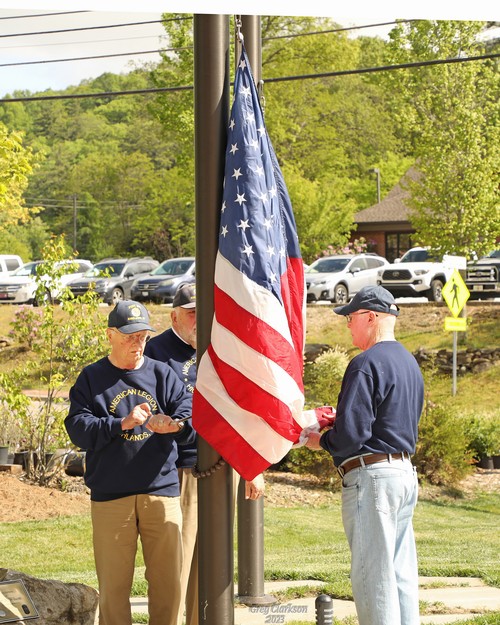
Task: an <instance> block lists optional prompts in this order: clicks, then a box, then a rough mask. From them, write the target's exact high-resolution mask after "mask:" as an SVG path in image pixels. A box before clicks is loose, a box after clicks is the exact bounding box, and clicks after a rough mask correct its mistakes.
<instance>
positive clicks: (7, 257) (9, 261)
mask: <svg viewBox="0 0 500 625" xmlns="http://www.w3.org/2000/svg"><path fill="white" fill-rule="evenodd" d="M23 265H24V263H23V259H22V258H21V257H20V256H18V255H17V254H0V276H8V275H9V274H11V273H12V272H14V271H15V270H16V269H19V267H22V266H23Z"/></svg>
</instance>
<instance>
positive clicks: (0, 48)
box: [0, 35, 193, 52]
mask: <svg viewBox="0 0 500 625" xmlns="http://www.w3.org/2000/svg"><path fill="white" fill-rule="evenodd" d="M159 37H163V35H144V36H143V37H116V38H115V39H88V40H87V41H75V42H73V43H72V44H71V45H72V46H75V45H78V46H79V45H85V44H87V43H91V44H93V45H95V44H96V43H115V42H116V41H134V40H136V39H158V38H159ZM68 45H69V44H68V42H67V41H56V42H52V43H37V44H36V48H37V49H38V48H48V47H51V46H68ZM28 47H29V46H26V44H24V43H21V44H19V45H18V46H0V52H2V51H3V50H19V48H23V49H24V50H26V48H28ZM190 47H191V48H192V47H193V46H190Z"/></svg>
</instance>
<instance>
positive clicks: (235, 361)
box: [198, 313, 304, 423]
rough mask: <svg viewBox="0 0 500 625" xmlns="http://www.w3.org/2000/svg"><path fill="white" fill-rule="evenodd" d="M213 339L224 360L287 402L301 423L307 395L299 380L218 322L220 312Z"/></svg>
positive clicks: (214, 345) (214, 346)
mask: <svg viewBox="0 0 500 625" xmlns="http://www.w3.org/2000/svg"><path fill="white" fill-rule="evenodd" d="M211 343H212V348H213V350H214V351H215V353H216V354H217V356H218V357H219V358H220V359H221V360H222V362H225V363H226V364H228V365H230V366H231V367H233V368H234V369H236V370H237V371H239V372H240V373H241V374H242V375H244V376H245V377H246V378H247V379H249V380H251V381H252V382H254V383H255V384H256V385H257V386H258V387H260V388H262V389H264V390H265V391H267V392H268V393H270V394H271V395H272V396H273V397H276V398H277V399H279V400H280V401H281V402H283V403H284V404H285V405H287V406H288V407H289V408H290V410H291V412H292V416H293V418H294V420H295V421H297V422H298V423H300V418H301V415H302V408H303V406H304V395H303V393H302V390H301V389H300V388H299V387H298V385H297V383H296V381H295V380H294V379H293V378H292V376H291V375H290V374H289V373H287V372H286V371H285V370H284V369H282V368H281V367H280V366H279V365H278V364H276V363H275V362H274V360H271V359H270V358H267V356H264V355H263V354H260V353H259V352H257V351H255V350H254V349H253V348H252V347H249V346H248V345H247V344H246V343H245V342H244V341H242V340H241V339H239V338H238V337H237V336H235V335H234V334H233V333H232V332H230V331H229V330H228V329H227V328H225V327H224V326H222V325H221V324H220V323H218V322H217V313H216V315H215V318H214V320H213V322H212V337H211ZM198 375H199V373H198Z"/></svg>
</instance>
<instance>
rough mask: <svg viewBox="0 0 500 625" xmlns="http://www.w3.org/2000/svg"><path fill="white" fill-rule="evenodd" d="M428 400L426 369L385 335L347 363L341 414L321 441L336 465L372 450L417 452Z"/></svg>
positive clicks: (338, 406) (340, 402) (340, 397)
mask: <svg viewBox="0 0 500 625" xmlns="http://www.w3.org/2000/svg"><path fill="white" fill-rule="evenodd" d="M423 401H424V383H423V378H422V373H421V372H420V368H419V366H418V363H417V361H416V360H415V358H414V357H413V356H412V354H410V352H409V351H408V350H406V349H405V348H404V347H403V346H402V345H401V343H398V342H397V341H381V342H380V343H376V344H375V345H373V346H372V347H370V348H369V349H367V350H366V351H364V352H362V353H361V354H358V355H357V356H355V357H354V358H353V359H352V360H351V362H350V363H349V366H348V367H347V369H346V372H345V375H344V378H343V380H342V386H341V389H340V393H339V397H338V403H337V415H336V419H335V424H334V426H333V428H332V429H331V430H328V431H326V432H325V433H324V434H323V435H322V436H321V439H320V445H321V447H323V449H326V451H328V452H329V453H330V454H331V455H332V456H333V460H334V463H335V465H336V466H339V465H340V464H342V462H343V461H344V460H346V459H347V458H350V457H352V456H358V455H361V454H367V453H397V452H401V451H407V452H409V453H411V454H412V453H414V452H415V445H416V442H417V433H418V422H419V420H420V415H421V413H422V407H423Z"/></svg>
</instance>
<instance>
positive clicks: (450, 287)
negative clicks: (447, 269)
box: [442, 269, 470, 318]
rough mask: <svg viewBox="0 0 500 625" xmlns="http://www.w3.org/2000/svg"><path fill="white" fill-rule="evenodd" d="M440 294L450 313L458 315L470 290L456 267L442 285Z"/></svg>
mask: <svg viewBox="0 0 500 625" xmlns="http://www.w3.org/2000/svg"><path fill="white" fill-rule="evenodd" d="M442 294H443V297H444V300H445V302H446V303H447V304H448V308H449V309H450V311H451V314H452V315H453V316H454V317H455V318H456V317H458V315H459V314H460V312H461V311H462V308H463V307H464V306H465V302H466V301H467V300H468V299H469V297H470V291H469V289H468V288H467V286H466V284H465V282H464V280H463V278H462V276H461V275H460V273H459V272H458V270H457V269H454V270H453V273H452V274H451V278H450V279H449V280H448V282H447V283H446V284H445V285H444V286H443V290H442Z"/></svg>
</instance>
